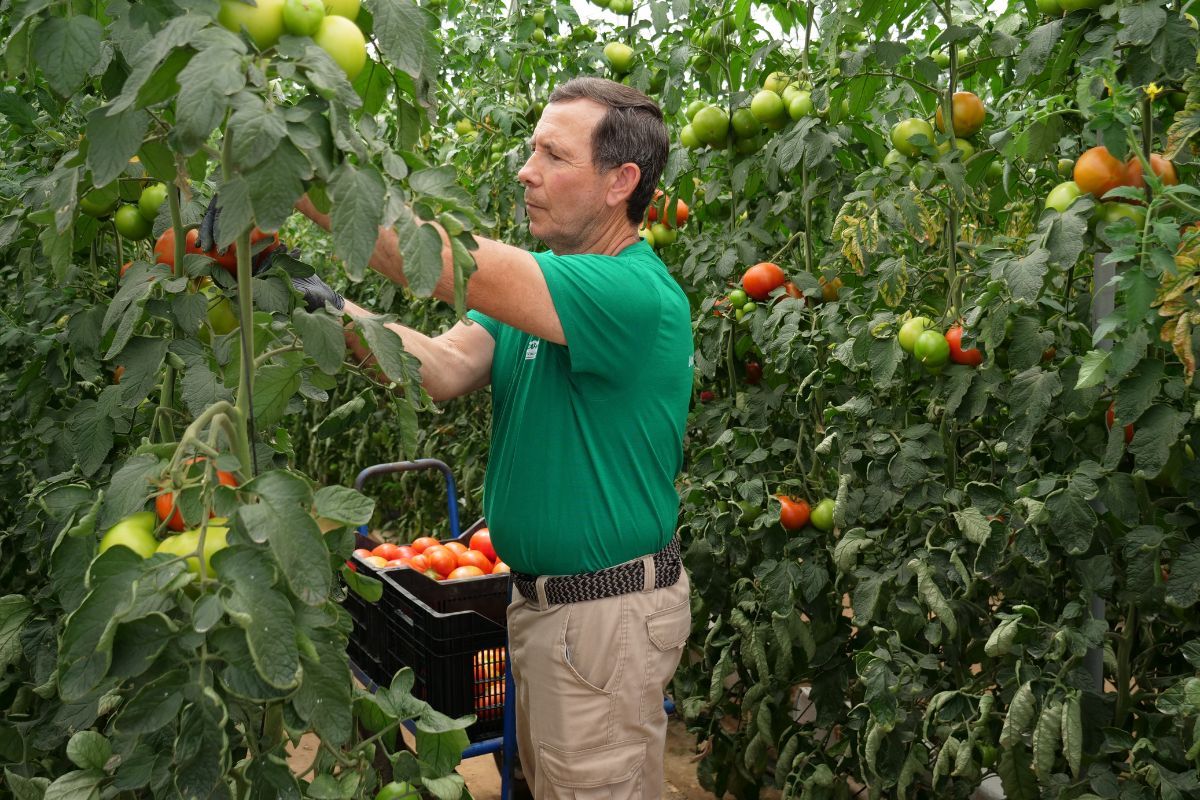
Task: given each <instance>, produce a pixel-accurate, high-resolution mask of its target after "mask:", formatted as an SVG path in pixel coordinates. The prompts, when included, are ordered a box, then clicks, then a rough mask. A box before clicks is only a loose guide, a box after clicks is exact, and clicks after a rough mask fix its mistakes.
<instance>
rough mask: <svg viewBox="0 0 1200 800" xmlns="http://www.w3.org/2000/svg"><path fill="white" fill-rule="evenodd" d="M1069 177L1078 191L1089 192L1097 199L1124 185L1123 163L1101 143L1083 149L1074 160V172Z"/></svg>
mask: <svg viewBox="0 0 1200 800" xmlns="http://www.w3.org/2000/svg"><path fill="white" fill-rule="evenodd" d="M1071 178H1072V179H1073V180H1074V181H1075V185H1076V186H1078V187H1079V191H1081V192H1085V193H1086V192H1091V193H1092V194H1093V195H1095V196H1096V199H1099V198H1101V197H1103V196H1104V195H1106V194H1108V193H1109V192H1110V191H1112V190H1113V189H1115V188H1117V187H1118V186H1123V185H1125V180H1126V173H1125V165H1124V164H1122V163H1121V162H1120V161H1119V160H1118V159H1117V157H1116V156H1114V155H1113V154H1112V153H1110V152H1108V148H1107V147H1104V146H1103V145H1101V146H1098V147H1093V148H1091V149H1090V150H1087V151H1085V152H1084V154H1083V155H1081V156H1080V157H1079V158H1078V159H1077V160H1076V161H1075V172H1074V173H1073V174H1072V176H1071Z"/></svg>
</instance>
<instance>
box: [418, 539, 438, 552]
mask: <svg viewBox="0 0 1200 800" xmlns="http://www.w3.org/2000/svg"><path fill="white" fill-rule="evenodd" d="M435 544H441V542H439V541H438V540H437V539H435V538H433V537H432V536H422V537H421V538H419V539H416V540H415V541H413V543H412V549H413V552H414V553H424V552H425V549H426V548H427V547H432V546H433V545H435Z"/></svg>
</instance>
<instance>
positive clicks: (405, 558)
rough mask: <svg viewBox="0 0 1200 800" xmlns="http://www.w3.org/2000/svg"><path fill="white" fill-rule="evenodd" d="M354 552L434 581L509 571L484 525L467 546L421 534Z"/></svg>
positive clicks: (372, 561) (382, 565) (379, 566)
mask: <svg viewBox="0 0 1200 800" xmlns="http://www.w3.org/2000/svg"><path fill="white" fill-rule="evenodd" d="M354 555H355V556H357V557H358V558H359V559H360V560H362V562H363V563H365V564H369V565H371V566H372V567H375V568H376V569H384V568H387V567H409V568H410V569H415V570H416V571H417V572H420V573H421V574H423V575H425V576H426V577H428V578H432V579H433V580H435V581H456V580H461V579H463V578H478V577H481V576H484V575H499V574H502V573H506V572H510V571H511V570H509V568H508V565H507V564H505V563H504V562H503V561H501V560H500V559H499V558H497V557H496V550H495V548H493V547H492V534H491V532H490V531H488V529H487V528H480V529H479V530H477V531H475V532H474V533H473V534H471V539H470V546H468V545H464V544H463V543H462V542H457V541H450V542H446V543H444V544H443V543H442V542H440V541H438V539H437V538H435V537H433V536H421V537H419V538H417V539H415V540H413V542H412V544H392V543H391V542H384V543H383V544H381V545H376V547H375V548H374V549H372V550H368V549H366V548H365V547H361V548H359V549H357V550H355V551H354Z"/></svg>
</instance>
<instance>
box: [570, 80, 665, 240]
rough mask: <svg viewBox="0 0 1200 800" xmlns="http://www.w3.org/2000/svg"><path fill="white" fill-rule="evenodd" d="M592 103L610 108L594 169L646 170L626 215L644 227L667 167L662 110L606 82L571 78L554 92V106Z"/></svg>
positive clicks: (596, 139)
mask: <svg viewBox="0 0 1200 800" xmlns="http://www.w3.org/2000/svg"><path fill="white" fill-rule="evenodd" d="M582 99H586V100H592V101H594V102H597V103H599V104H600V105H602V106H606V107H607V108H608V112H607V113H605V115H604V116H603V117H602V118H601V120H600V123H599V124H598V125H597V126H596V130H595V132H594V133H593V134H592V164H594V165H595V167H596V169H598V170H600V171H602V172H607V171H608V170H610V169H614V168H616V167H619V166H621V165H622V164H625V163H628V162H633V163H634V164H637V165H638V168H639V169H640V170H641V171H642V177H641V179H640V180H639V181H638V185H637V188H635V189H634V190H633V194H631V195H630V196H629V204H628V205H627V206H626V213H627V214H628V215H629V221H630V222H633V223H635V224H636V223H639V222H641V221H642V217H643V216H645V214H646V208H647V207H648V206H649V205H650V199H651V198H652V197H653V195H654V190H655V188H656V187H657V186H658V179H659V178H660V177H662V173H663V169H664V168H665V167H666V165H667V153H668V151H669V150H670V147H671V144H670V140H669V139H668V137H667V126H666V124H665V123H664V122H663V113H662V109H661V108H659V107H658V103H655V102H654V101H653V100H651V99H650V98H649V97H647V96H646V95H644V94H642V93H641V92H639V91H638V90H637V89H634V88H633V87H632V86H626V85H625V84H623V83H617V82H615V81H610V80H606V79H604V78H586V77H585V78H572V79H571V80H569V81H567V82H566V83H564V84H562V85H561V86H558V87H556V88H555V89H554V91H553V92H551V93H550V102H551V103H566V102H569V101H571V100H582Z"/></svg>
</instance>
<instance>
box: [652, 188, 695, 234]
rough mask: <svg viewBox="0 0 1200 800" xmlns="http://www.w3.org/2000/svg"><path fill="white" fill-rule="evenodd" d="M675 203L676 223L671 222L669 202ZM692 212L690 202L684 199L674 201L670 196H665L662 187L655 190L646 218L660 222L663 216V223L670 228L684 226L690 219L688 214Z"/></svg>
mask: <svg viewBox="0 0 1200 800" xmlns="http://www.w3.org/2000/svg"><path fill="white" fill-rule="evenodd" d="M672 202H674V204H675V224H674V225H672V224H671V214H670V209H669V207H668V205H667V204H668V203H672ZM689 213H691V211H690V209H689V208H688V204H687V203H685V202H683V201H682V200H678V199H676V200H674V201H672V200H671V199H670V198H669V197H668V198H665V199H664V197H663V192H662V189H656V190H655V191H654V199H653V200H652V201H651V202H650V208H648V209H647V210H646V218H647V219H648V220H650V222H658V221H659V218H660V217H661V218H662V224H663V225H666V226H667V227H668V228H682V227H683V226H684V224H685V223H686V222H687V220H688V214H689Z"/></svg>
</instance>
